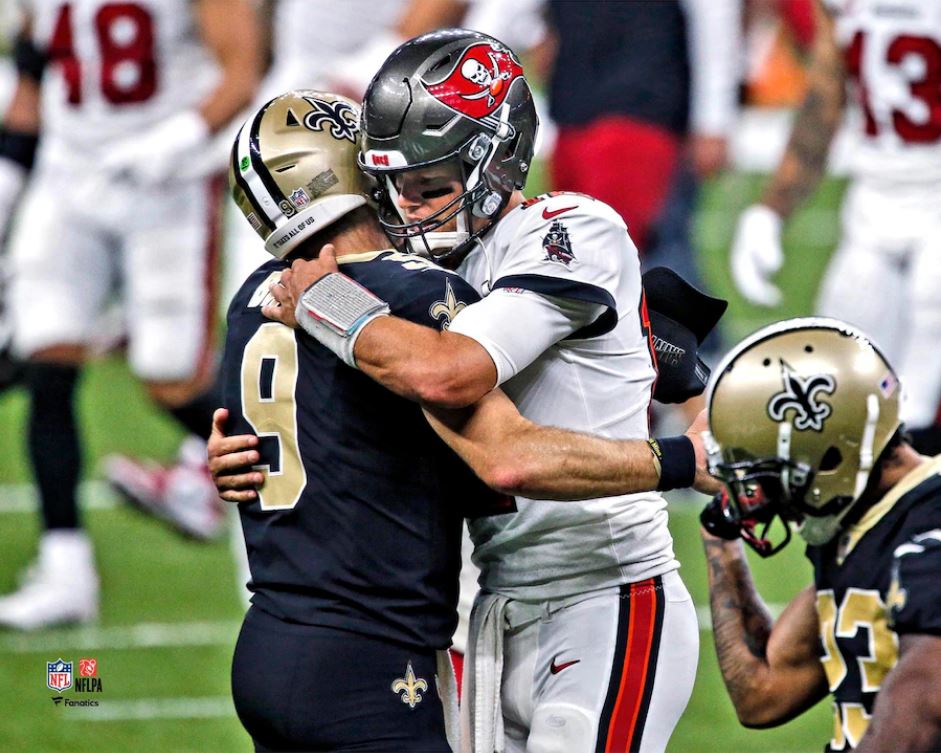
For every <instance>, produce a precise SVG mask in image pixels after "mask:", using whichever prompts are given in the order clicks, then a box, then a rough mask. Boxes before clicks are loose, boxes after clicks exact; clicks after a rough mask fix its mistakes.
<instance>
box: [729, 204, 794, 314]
mask: <svg viewBox="0 0 941 753" xmlns="http://www.w3.org/2000/svg"><path fill="white" fill-rule="evenodd" d="M783 263H784V252H783V251H782V249H781V217H780V216H779V215H778V213H777V212H775V211H774V210H773V209H771V208H770V207H767V206H765V205H764V204H753V205H752V206H750V207H748V209H746V210H745V211H744V212H742V216H741V217H740V218H739V220H738V227H737V228H736V230H735V239H734V240H733V241H732V279H733V280H734V281H735V286H736V287H737V288H738V291H739V292H740V293H741V294H742V295H743V296H745V298H746V299H747V300H748V301H750V302H751V303H754V304H757V305H759V306H777V305H778V304H779V303H781V291H780V289H778V287H777V286H775V285H773V284H772V283H771V280H770V278H771V276H772V275H773V274H774V273H775V272H777V271H778V270H779V269H780V268H781V265H782V264H783Z"/></svg>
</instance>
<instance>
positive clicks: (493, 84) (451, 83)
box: [422, 42, 523, 120]
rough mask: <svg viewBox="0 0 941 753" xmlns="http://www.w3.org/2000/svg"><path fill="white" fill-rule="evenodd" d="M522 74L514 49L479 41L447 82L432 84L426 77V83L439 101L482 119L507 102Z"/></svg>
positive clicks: (471, 47)
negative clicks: (514, 83) (508, 93)
mask: <svg viewBox="0 0 941 753" xmlns="http://www.w3.org/2000/svg"><path fill="white" fill-rule="evenodd" d="M522 75H523V68H522V66H521V65H520V64H519V63H518V62H517V61H516V58H515V57H514V56H513V53H512V52H510V51H509V50H507V49H506V48H505V47H501V46H499V45H496V44H490V43H486V42H479V43H477V44H473V45H471V46H470V47H468V48H467V49H466V50H464V53H463V54H462V55H461V57H460V58H459V59H458V61H457V63H456V64H455V65H454V68H452V69H451V72H450V73H449V74H448V76H447V78H445V79H444V81H441V82H440V83H437V84H429V83H428V82H427V81H424V80H423V81H422V84H423V85H424V87H425V90H426V91H427V92H428V93H429V94H430V95H431V96H432V97H434V98H435V99H437V100H438V101H439V102H441V103H443V104H445V105H447V106H448V107H450V108H451V109H452V110H456V111H457V112H459V113H461V114H462V115H466V116H467V117H469V118H473V119H474V120H480V119H481V118H484V117H486V116H488V115H490V114H492V113H493V111H494V110H496V109H497V108H498V107H499V106H500V105H502V104H503V100H504V99H506V95H507V92H508V91H509V90H510V85H511V84H512V83H513V81H514V80H515V79H517V78H521V77H522Z"/></svg>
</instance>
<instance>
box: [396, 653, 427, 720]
mask: <svg viewBox="0 0 941 753" xmlns="http://www.w3.org/2000/svg"><path fill="white" fill-rule="evenodd" d="M427 690H428V683H427V682H425V680H423V679H422V678H421V677H418V678H416V677H415V670H414V669H412V663H411V662H409V663H408V666H407V667H406V668H405V677H399V678H398V679H397V680H395V681H394V682H393V683H392V692H393V693H396V694H400V695H401V696H402V703H407V704H408V707H409V708H411V709H413V708H415V707H416V706H417V705H418V704H419V703H421V699H422V693H423V692H425V691H427Z"/></svg>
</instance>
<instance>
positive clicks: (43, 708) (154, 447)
mask: <svg viewBox="0 0 941 753" xmlns="http://www.w3.org/2000/svg"><path fill="white" fill-rule="evenodd" d="M757 187H758V180H757V179H756V178H753V177H748V176H741V175H729V176H727V177H724V178H722V179H721V180H718V181H716V182H714V183H712V184H711V185H709V186H708V187H707V190H706V192H705V194H704V197H703V204H702V211H701V212H700V215H699V218H698V221H697V224H696V234H697V239H698V242H699V247H700V250H701V261H702V269H703V272H704V274H705V276H706V279H707V280H708V282H709V283H710V284H711V286H712V287H713V289H714V290H715V291H716V292H717V293H718V294H722V295H726V296H728V297H729V298H730V300H731V304H732V305H731V309H730V313H729V316H728V317H727V318H728V319H729V322H728V326H727V331H728V335H729V336H730V337H739V336H741V335H743V334H745V333H746V332H747V331H750V330H751V329H754V328H755V327H757V326H759V325H761V324H763V323H766V322H768V321H771V320H773V319H776V318H780V317H782V316H789V315H795V314H805V313H809V311H810V309H811V302H812V297H813V294H814V292H815V289H816V281H817V279H818V278H819V274H820V270H821V269H822V267H823V265H824V264H825V262H826V259H827V256H828V254H829V251H830V249H831V248H832V246H833V244H834V242H835V238H836V223H835V207H836V205H837V203H838V201H839V196H840V192H841V190H842V185H841V184H840V183H838V182H831V183H828V184H826V185H825V187H824V188H823V189H822V191H821V192H820V194H819V195H818V196H817V197H816V199H815V201H814V202H813V203H812V205H811V207H809V208H808V209H807V210H806V211H804V212H803V213H801V214H800V215H799V216H798V217H796V218H795V220H794V221H793V222H792V223H791V225H790V226H789V229H788V232H787V234H786V237H785V241H786V245H787V247H788V250H789V254H790V255H791V257H792V258H791V263H790V264H789V265H788V266H787V267H786V268H785V270H784V272H783V273H782V275H781V277H780V279H781V281H782V285H783V287H784V289H785V291H786V305H785V306H784V307H782V308H781V310H779V311H763V310H758V309H754V308H750V307H748V306H746V305H744V304H743V303H742V301H741V300H740V299H738V298H737V297H736V296H735V295H734V294H733V290H732V286H731V282H730V281H729V280H728V278H727V274H726V271H725V270H726V269H727V266H726V256H727V246H728V243H729V239H730V238H731V233H732V228H733V223H734V212H735V211H737V210H739V209H740V208H742V207H744V206H745V205H746V204H747V203H748V202H749V201H751V200H752V198H753V197H754V195H755V192H756V190H757ZM25 411H26V405H25V401H24V400H23V397H22V395H21V394H18V393H17V392H16V391H13V392H11V393H8V394H5V395H3V396H0V427H2V432H0V551H2V553H3V554H2V558H0V592H5V591H7V590H10V589H11V588H13V587H14V585H15V580H16V575H17V572H18V571H19V570H20V569H21V568H22V567H23V566H24V565H26V564H27V562H28V561H29V559H30V558H31V557H32V556H33V553H34V549H35V535H36V526H37V522H36V515H35V513H34V512H33V511H32V507H31V502H32V499H33V497H32V494H31V491H30V489H29V487H27V486H25V484H26V482H27V481H28V477H29V474H28V470H27V465H26V461H25V457H24V454H23V449H22V446H23V421H24V417H25ZM80 411H81V417H82V421H83V426H84V432H85V438H86V457H85V468H86V476H87V477H88V478H89V479H92V480H94V479H96V478H98V476H97V463H98V461H99V459H100V457H101V456H102V455H103V454H105V453H107V452H113V451H122V452H130V453H134V454H145V455H150V456H152V457H156V458H159V459H168V458H170V457H171V456H172V454H173V452H174V449H175V446H176V442H177V441H178V439H179V437H180V434H179V432H178V431H177V430H176V428H175V427H174V426H173V424H172V423H171V422H170V421H169V420H167V419H165V418H164V417H162V416H161V415H159V414H158V413H156V412H155V411H154V410H153V409H152V408H151V407H150V406H149V405H148V404H147V401H146V398H145V396H144V395H143V394H142V392H141V391H140V390H139V388H137V387H136V386H135V385H134V384H133V383H132V382H131V381H130V379H129V377H128V375H127V371H126V369H125V368H124V366H123V364H122V363H121V361H120V360H119V359H116V358H112V359H108V360H105V361H102V362H100V363H97V364H95V365H94V366H92V367H91V368H89V369H88V371H87V375H86V378H85V381H84V383H83V385H82V389H81V395H80ZM83 496H84V501H85V503H86V513H85V515H86V520H87V524H88V527H89V530H90V531H91V534H92V536H93V538H94V540H95V545H96V552H97V556H98V558H99V562H100V569H101V572H102V578H103V590H102V594H103V611H102V615H101V618H100V621H99V622H98V624H97V625H95V626H94V627H89V628H83V629H64V630H56V631H46V632H41V633H36V634H30V635H19V634H13V633H2V632H0V668H2V683H0V708H2V709H3V710H4V712H3V714H2V716H0V753H20V752H22V753H25V752H26V751H31V752H36V753H39V752H42V753H46V752H50V753H52V752H57V751H62V752H63V753H66V752H69V753H71V752H72V751H101V752H107V753H111V752H114V753H119V752H120V753H125V752H126V753H170V752H173V753H178V752H179V753H182V752H184V751H232V752H235V751H249V750H251V745H250V743H249V740H248V738H247V736H246V735H245V734H244V732H243V731H242V729H241V727H240V725H239V723H238V721H237V719H236V718H235V715H234V711H233V709H232V706H231V701H230V698H229V679H228V678H229V674H228V673H229V661H230V658H231V652H232V646H233V643H234V639H235V635H236V632H237V629H238V624H239V620H240V616H241V607H240V604H239V599H238V595H237V591H236V585H235V582H234V574H233V572H232V567H231V563H230V559H229V555H228V550H227V545H226V544H225V543H219V544H214V545H204V544H197V543H193V542H185V541H182V540H180V539H179V538H177V537H175V536H174V535H172V534H171V533H169V532H166V531H164V529H163V528H161V527H160V526H158V525H157V524H156V523H154V522H152V521H150V520H145V519H143V518H141V517H140V516H139V515H137V514H136V513H134V512H132V511H129V510H126V509H124V508H123V507H121V506H118V505H117V504H116V501H115V500H114V498H113V497H112V496H111V495H110V494H109V493H108V492H107V491H106V490H104V489H102V488H101V486H100V485H99V484H89V485H86V486H85V487H84V491H83ZM701 502H702V500H699V499H697V500H693V501H689V500H688V498H683V499H680V498H678V499H676V500H674V503H673V504H672V505H671V509H672V514H671V517H672V529H673V534H674V537H675V539H676V547H677V553H678V556H679V557H680V559H681V562H682V563H683V570H682V574H683V576H684V578H685V580H686V582H687V584H688V585H689V588H690V590H691V592H692V593H693V596H694V598H695V599H696V602H697V604H699V605H701V606H705V605H706V604H707V599H706V588H705V569H704V559H703V555H702V550H701V547H700V545H699V536H698V533H697V523H696V514H697V513H698V508H699V506H700V504H701ZM756 573H757V578H758V582H759V586H760V588H761V589H762V591H763V592H764V593H765V595H766V597H767V599H768V601H769V602H771V603H774V604H778V605H780V604H783V603H784V602H786V601H787V599H788V598H789V597H790V596H792V595H793V594H794V593H795V592H796V591H797V590H799V589H800V588H801V587H802V586H803V585H805V584H806V583H807V582H809V577H810V570H809V565H807V563H806V562H805V561H804V560H803V557H802V555H801V551H800V546H799V544H796V545H793V546H792V547H791V550H790V551H786V552H785V553H783V554H782V555H780V556H778V557H776V558H775V559H774V560H771V561H766V562H761V563H758V567H757V569H756ZM704 613H705V612H704ZM701 638H702V649H701V661H700V669H699V677H698V680H697V683H696V689H695V692H694V695H693V698H692V701H691V703H690V706H689V709H688V711H687V713H686V716H685V718H684V719H683V720H682V721H681V723H680V725H679V728H678V729H677V731H676V733H675V735H674V738H673V740H672V742H671V745H670V750H671V751H673V753H698V752H700V751H702V752H703V753H705V752H707V751H716V752H718V751H736V752H738V751H742V752H744V751H756V752H758V751H767V752H770V751H817V750H820V749H821V748H822V746H823V744H824V743H825V742H826V740H827V739H828V737H829V734H830V729H831V721H830V720H831V716H830V710H829V707H828V704H826V703H824V704H821V705H820V706H818V707H817V708H815V709H814V710H813V711H812V712H810V713H809V714H807V715H805V716H804V717H803V718H801V719H800V720H798V721H796V722H792V723H791V724H789V725H786V726H784V727H781V728H779V729H776V730H768V731H749V730H745V729H743V728H741V727H740V726H739V725H738V724H737V722H736V721H735V718H734V714H733V712H732V707H731V705H730V703H729V701H728V700H727V697H726V695H725V691H724V688H723V687H722V682H721V678H720V677H719V675H718V671H717V669H716V662H715V654H714V652H713V649H712V644H711V635H710V633H709V632H708V629H705V628H704V630H703V631H702V633H701ZM60 657H61V658H63V659H65V660H72V661H73V662H75V663H76V667H75V668H76V670H77V662H78V660H79V659H80V658H89V657H90V658H96V659H97V660H98V675H99V677H100V678H101V680H102V691H101V693H94V694H93V693H87V694H83V693H77V692H75V691H74V690H73V691H68V692H67V693H65V694H63V695H64V696H65V697H66V698H69V699H72V700H79V699H97V700H98V701H99V704H100V705H99V706H98V707H97V708H85V707H75V706H71V707H65V706H64V705H56V704H55V703H54V702H53V701H52V700H51V699H52V696H53V695H54V693H53V692H52V691H50V690H48V689H47V688H46V662H47V661H54V660H56V659H58V658H60Z"/></svg>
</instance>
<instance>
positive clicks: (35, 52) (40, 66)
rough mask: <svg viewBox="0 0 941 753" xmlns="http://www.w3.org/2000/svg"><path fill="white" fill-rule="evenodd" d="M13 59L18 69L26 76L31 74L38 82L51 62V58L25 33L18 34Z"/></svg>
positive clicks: (14, 44)
mask: <svg viewBox="0 0 941 753" xmlns="http://www.w3.org/2000/svg"><path fill="white" fill-rule="evenodd" d="M13 60H14V62H15V63H16V69H17V70H18V71H19V72H20V73H22V74H23V75H24V76H29V77H30V78H31V79H32V80H33V81H35V82H36V83H37V84H38V83H39V82H40V80H41V79H42V74H43V71H44V70H45V68H46V64H47V63H48V62H49V58H48V57H47V56H46V55H44V54H43V53H42V51H41V50H40V49H39V48H38V47H36V45H35V44H33V41H32V40H31V39H30V38H29V37H28V36H26V35H25V34H20V35H19V36H17V38H16V41H15V42H14V43H13Z"/></svg>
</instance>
